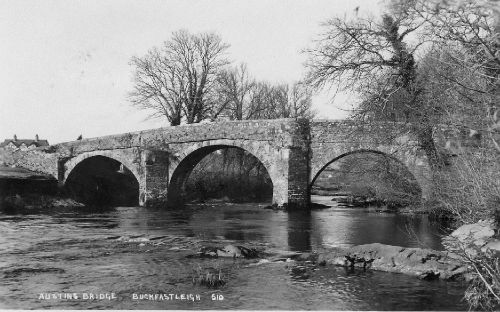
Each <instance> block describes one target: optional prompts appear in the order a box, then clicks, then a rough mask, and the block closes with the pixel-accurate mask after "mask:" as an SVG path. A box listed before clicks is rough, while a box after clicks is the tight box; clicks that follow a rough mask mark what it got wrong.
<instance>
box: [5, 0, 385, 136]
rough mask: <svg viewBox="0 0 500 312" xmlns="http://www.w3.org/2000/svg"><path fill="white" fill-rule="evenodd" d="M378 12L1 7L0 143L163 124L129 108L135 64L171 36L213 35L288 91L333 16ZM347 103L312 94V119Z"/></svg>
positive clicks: (188, 3)
mask: <svg viewBox="0 0 500 312" xmlns="http://www.w3.org/2000/svg"><path fill="white" fill-rule="evenodd" d="M356 7H359V12H360V14H361V13H368V14H372V13H374V12H377V10H379V3H378V1H373V0H371V1H370V0H301V1H298V0H162V1H155V0H147V1H145V0H141V1H139V0H137V1H129V0H85V1H75V0H44V1H39V0H0V38H2V39H3V40H2V44H1V47H0V140H3V139H6V138H9V139H10V138H12V137H13V135H14V134H16V135H17V137H18V138H23V139H24V138H26V139H29V138H34V136H35V134H38V135H39V137H40V138H41V139H48V140H49V142H50V143H51V144H54V143H58V142H65V141H72V140H75V139H76V138H77V137H78V136H79V135H80V134H82V135H83V137H84V138H89V137H96V136H102V135H108V134H117V133H124V132H131V131H138V130H144V129H151V128H157V127H164V126H167V125H168V123H167V121H166V119H148V118H147V116H148V113H149V112H146V111H140V110H137V109H136V108H134V107H132V106H131V105H130V103H129V102H128V100H127V93H128V92H130V91H131V90H132V86H133V84H132V74H133V68H132V67H131V65H130V59H131V57H132V56H139V57H140V56H143V55H145V54H146V52H147V51H148V50H149V49H151V48H152V47H155V46H160V45H161V44H162V42H164V41H166V40H168V39H169V37H170V35H171V33H172V32H174V31H177V30H180V29H186V30H188V31H190V32H193V33H198V32H215V33H217V34H218V35H219V36H220V37H221V38H222V39H223V41H225V42H227V43H228V44H230V48H229V50H228V57H229V59H230V60H232V61H233V62H234V64H238V63H242V62H243V63H246V64H247V67H248V71H249V73H250V74H251V75H253V76H254V77H255V78H256V79H259V80H267V81H270V82H275V83H292V82H293V81H296V80H299V79H300V78H301V77H302V75H303V74H304V72H305V70H304V67H303V64H304V62H305V61H306V59H307V55H306V54H305V53H302V52H301V51H302V50H303V49H305V48H307V47H311V46H312V44H313V40H314V39H315V38H317V36H318V35H319V34H320V33H321V31H322V28H321V26H320V24H321V23H322V22H324V21H326V20H328V19H329V18H332V17H334V16H345V15H348V16H349V15H352V14H354V10H355V8H356ZM353 97H354V96H352V95H349V94H338V95H337V96H336V97H335V101H333V100H332V96H331V94H328V93H327V92H326V91H322V92H317V93H316V94H315V96H314V98H313V108H314V109H316V110H317V111H318V118H322V119H339V118H344V117H346V116H347V109H348V108H349V107H350V106H349V105H350V104H351V103H352V102H353Z"/></svg>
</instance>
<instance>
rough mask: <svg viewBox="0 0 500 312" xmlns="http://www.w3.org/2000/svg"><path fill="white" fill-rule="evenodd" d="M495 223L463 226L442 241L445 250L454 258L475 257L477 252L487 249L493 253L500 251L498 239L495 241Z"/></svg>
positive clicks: (485, 221)
mask: <svg viewBox="0 0 500 312" xmlns="http://www.w3.org/2000/svg"><path fill="white" fill-rule="evenodd" d="M495 230H496V229H495V222H494V221H493V220H481V221H479V222H476V223H473V224H464V225H462V226H460V227H459V228H458V229H456V230H455V231H453V232H452V233H451V234H450V235H449V236H446V237H444V238H443V239H442V244H443V246H444V247H445V248H446V250H448V251H450V252H452V253H454V254H455V256H458V257H462V256H467V257H475V256H476V255H477V254H478V252H480V251H482V252H485V251H486V250H487V249H490V250H492V251H493V252H494V253H496V252H497V251H499V250H500V247H499V245H498V239H495V238H494V237H495Z"/></svg>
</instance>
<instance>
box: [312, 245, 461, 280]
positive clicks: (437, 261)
mask: <svg viewBox="0 0 500 312" xmlns="http://www.w3.org/2000/svg"><path fill="white" fill-rule="evenodd" d="M318 262H319V263H320V264H331V265H337V266H344V267H361V268H363V269H365V270H366V269H372V270H378V271H385V272H394V273H404V274H409V275H414V276H416V277H419V278H422V279H435V278H440V279H455V278H460V277H462V276H463V274H464V273H465V272H466V271H467V268H466V267H465V266H464V265H463V264H462V263H461V262H460V261H459V260H457V259H454V258H452V257H449V256H448V254H447V253H446V252H441V251H437V250H432V249H421V248H404V247H399V246H391V245H384V244H379V243H374V244H366V245H359V246H354V247H350V248H335V249H333V250H330V251H329V252H327V253H322V254H320V255H319V258H318Z"/></svg>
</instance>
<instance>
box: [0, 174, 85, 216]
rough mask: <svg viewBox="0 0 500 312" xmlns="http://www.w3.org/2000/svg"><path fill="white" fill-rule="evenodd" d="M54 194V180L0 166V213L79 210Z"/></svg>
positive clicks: (71, 201)
mask: <svg viewBox="0 0 500 312" xmlns="http://www.w3.org/2000/svg"><path fill="white" fill-rule="evenodd" d="M83 206H84V205H83V204H82V203H79V202H77V201H75V200H73V199H71V198H66V197H64V196H60V195H59V194H58V189H57V180H56V179H55V178H54V177H52V176H50V175H47V174H42V173H38V172H34V171H31V170H28V169H25V168H16V167H5V166H3V167H0V212H5V213H17V212H19V213H25V212H30V211H31V212H33V211H38V210H41V209H47V208H59V207H83Z"/></svg>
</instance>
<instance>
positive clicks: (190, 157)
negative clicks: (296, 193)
mask: <svg viewBox="0 0 500 312" xmlns="http://www.w3.org/2000/svg"><path fill="white" fill-rule="evenodd" d="M266 143H267V142H266ZM226 148H238V149H240V150H243V151H245V152H246V153H248V154H250V155H252V156H254V157H255V158H256V159H257V160H258V161H259V162H260V163H261V164H262V165H263V167H264V168H265V170H266V171H267V174H268V175H269V177H270V179H271V182H272V185H273V202H274V201H275V199H276V197H277V196H276V191H277V189H276V185H279V180H280V176H279V174H278V172H277V168H276V166H275V165H274V163H273V161H272V159H271V157H272V155H270V154H269V150H270V148H269V145H268V144H262V143H261V142H258V141H239V140H213V141H204V142H200V143H196V144H192V145H190V146H189V147H187V148H184V149H182V151H180V152H178V153H175V154H174V156H175V158H174V159H173V160H171V164H170V165H171V170H170V174H169V184H168V191H167V200H168V202H169V203H170V204H171V205H176V204H179V203H180V202H182V196H183V192H184V190H185V184H186V182H187V180H188V178H189V176H190V174H191V172H192V171H193V169H194V168H195V167H196V165H197V164H198V163H199V162H200V161H201V160H202V159H203V158H204V157H206V156H207V155H209V154H211V153H213V152H215V151H217V150H221V149H226Z"/></svg>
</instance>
